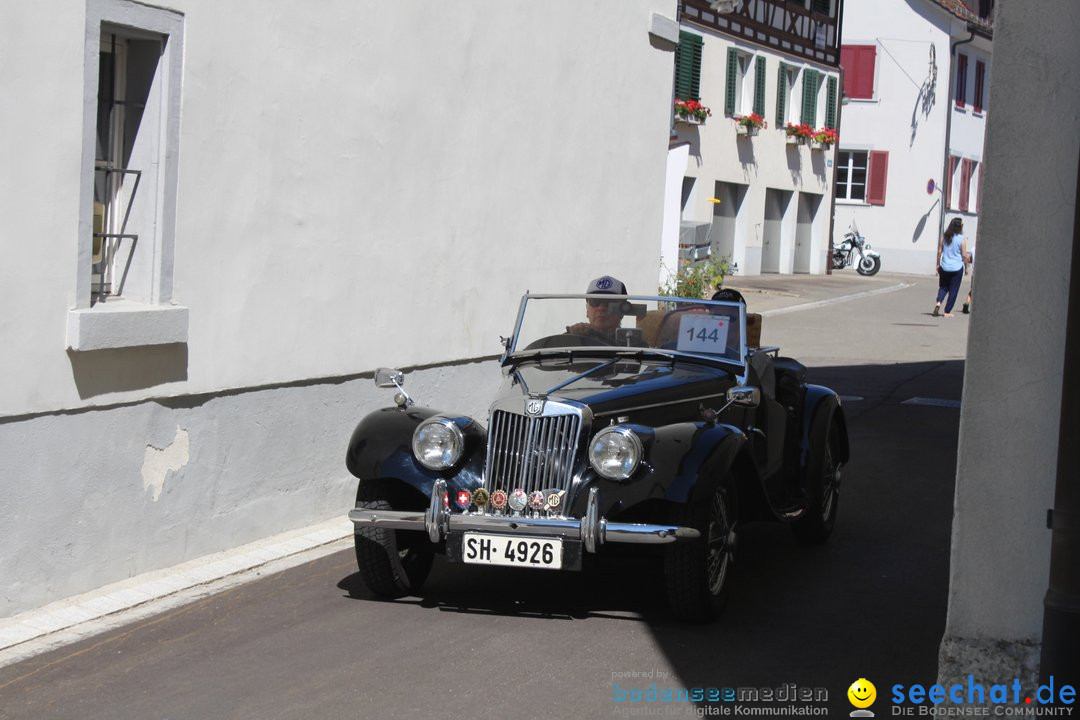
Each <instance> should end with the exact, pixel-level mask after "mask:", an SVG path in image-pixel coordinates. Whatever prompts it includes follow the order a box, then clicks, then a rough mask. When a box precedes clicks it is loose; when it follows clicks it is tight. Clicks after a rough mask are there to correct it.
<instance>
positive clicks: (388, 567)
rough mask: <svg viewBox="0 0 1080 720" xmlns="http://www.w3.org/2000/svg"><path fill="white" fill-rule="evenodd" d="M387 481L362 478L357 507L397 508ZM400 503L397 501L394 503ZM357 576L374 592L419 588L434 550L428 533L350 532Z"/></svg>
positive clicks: (388, 594)
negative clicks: (352, 534)
mask: <svg viewBox="0 0 1080 720" xmlns="http://www.w3.org/2000/svg"><path fill="white" fill-rule="evenodd" d="M392 496H393V493H392V492H391V488H390V487H389V484H388V483H387V482H386V481H383V480H361V481H360V488H359V490H357V492H356V507H357V508H358V509H362V510H400V509H404V508H402V507H395V503H394V502H392V501H391V499H390V498H391V497H392ZM397 504H398V505H400V503H397ZM353 537H354V540H355V544H356V565H357V567H358V568H359V570H360V579H361V580H363V582H364V584H365V585H366V586H367V587H368V589H369V590H371V592H373V593H374V594H375V595H377V596H379V597H383V598H400V597H404V596H406V595H415V594H416V593H418V592H419V591H420V589H421V588H422V587H423V585H424V581H425V580H427V576H428V573H430V572H431V564H432V562H433V561H434V559H435V550H434V547H433V546H432V545H431V543H430V541H429V540H428V539H427V537H426V536H425V535H424V534H423V533H420V532H415V531H410V530H392V529H390V528H380V527H365V528H361V529H360V530H359V531H357V532H356V534H355V535H354V536H353Z"/></svg>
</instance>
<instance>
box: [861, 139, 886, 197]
mask: <svg viewBox="0 0 1080 720" xmlns="http://www.w3.org/2000/svg"><path fill="white" fill-rule="evenodd" d="M869 155H870V158H869V165H870V167H869V168H868V169H867V171H866V185H867V188H866V202H868V203H870V204H871V205H884V204H885V186H886V185H887V184H888V180H889V153H888V152H887V151H885V150H871V151H870V153H869Z"/></svg>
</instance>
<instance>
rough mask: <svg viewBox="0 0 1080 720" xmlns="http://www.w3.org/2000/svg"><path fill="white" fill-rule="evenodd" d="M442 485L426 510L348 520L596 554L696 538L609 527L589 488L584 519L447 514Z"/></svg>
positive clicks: (662, 529)
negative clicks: (609, 547)
mask: <svg viewBox="0 0 1080 720" xmlns="http://www.w3.org/2000/svg"><path fill="white" fill-rule="evenodd" d="M445 495H446V481H445V480H436V481H435V485H434V486H433V487H432V488H431V500H430V502H429V503H428V508H427V510H359V509H356V510H352V511H350V512H349V519H350V520H352V522H353V524H354V525H355V528H356V529H357V530H359V529H360V528H365V527H383V528H392V529H394V530H425V531H427V534H428V538H430V539H431V542H433V543H437V542H441V541H443V540H445V539H446V536H447V535H448V534H449V533H451V532H465V531H470V530H471V531H477V532H496V533H505V534H509V535H525V536H542V537H559V538H564V539H567V540H580V541H581V542H582V543H583V544H584V545H585V550H586V551H588V552H591V553H595V552H596V551H597V550H598V549H599V547H600V546H601V545H603V544H604V543H608V542H611V543H638V544H646V545H656V544H661V543H670V542H675V541H676V540H689V539H692V538H698V537H701V533H700V532H698V531H697V530H695V529H694V528H688V527H680V526H678V525H644V524H638V523H611V522H608V521H607V520H605V519H604V518H602V517H600V510H599V506H600V496H599V491H598V490H597V489H596V488H591V489H590V490H589V501H588V504H587V505H586V509H585V516H584V517H582V518H581V519H580V520H575V519H573V518H541V517H514V516H509V515H486V514H480V513H451V512H450V509H449V508H447V507H446V506H445V505H444V504H443V497H444V496H445Z"/></svg>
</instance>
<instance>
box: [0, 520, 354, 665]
mask: <svg viewBox="0 0 1080 720" xmlns="http://www.w3.org/2000/svg"><path fill="white" fill-rule="evenodd" d="M352 534H353V525H352V523H351V522H349V520H348V519H346V518H335V519H333V520H328V521H326V522H323V523H319V524H318V525H312V526H310V527H306V528H301V529H299V530H292V531H289V532H285V533H281V534H279V535H274V536H272V537H269V538H264V539H263V540H258V541H256V542H253V543H249V544H247V545H241V546H240V547H238V548H234V549H232V550H225V551H222V552H218V553H214V554H212V555H207V556H205V557H202V558H198V559H196V560H191V561H188V562H185V563H181V564H180V565H175V566H172V567H169V568H164V569H162V570H155V571H153V572H149V573H144V574H142V575H136V576H135V577H132V578H128V579H127V580H121V581H120V582H116V583H112V584H110V585H106V586H104V587H101V588H98V589H96V590H92V591H90V592H87V593H83V594H81V595H75V596H73V597H70V598H66V599H64V600H58V601H56V602H53V603H50V604H48V605H45V606H43V607H40V608H37V609H34V610H28V611H26V612H23V613H19V614H18V615H13V616H12V617H10V618H5V619H3V620H0V667H3V666H5V665H10V664H12V663H16V662H19V661H20V660H25V659H27V658H29V657H32V656H34V655H39V654H41V653H43V652H47V651H48V650H52V649H55V648H57V647H61V646H63V645H68V644H70V643H73V642H76V641H78V640H82V639H85V638H87V637H90V636H93V635H97V634H99V633H102V632H105V631H106V630H110V629H112V628H115V627H118V626H120V625H123V624H126V623H129V622H131V621H132V620H136V619H139V618H142V617H147V616H150V615H155V614H157V613H160V612H163V611H164V610H168V609H170V608H173V607H176V606H178V605H183V604H186V603H189V602H192V601H193V600H197V599H199V598H201V597H205V596H207V595H212V594H214V593H218V592H221V591H222V590H225V589H227V588H230V587H233V586H235V585H239V584H242V583H244V582H248V581H250V580H253V579H255V578H257V577H259V576H262V575H265V574H269V573H271V572H278V571H280V570H286V569H288V568H290V567H294V566H296V565H300V564H303V563H306V562H310V561H311V560H314V559H316V558H318V557H322V556H324V555H329V554H330V553H333V552H337V551H338V550H342V549H345V548H346V547H348V546H349V544H350V541H351V537H352Z"/></svg>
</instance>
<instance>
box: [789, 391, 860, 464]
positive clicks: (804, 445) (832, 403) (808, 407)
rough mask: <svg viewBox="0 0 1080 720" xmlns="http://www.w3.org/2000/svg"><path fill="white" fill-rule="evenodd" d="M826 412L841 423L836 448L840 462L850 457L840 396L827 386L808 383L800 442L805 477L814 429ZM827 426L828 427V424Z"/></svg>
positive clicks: (800, 457) (800, 459)
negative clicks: (816, 422)
mask: <svg viewBox="0 0 1080 720" xmlns="http://www.w3.org/2000/svg"><path fill="white" fill-rule="evenodd" d="M823 413H824V414H825V415H826V416H831V417H832V420H833V422H835V423H838V424H839V433H838V435H839V439H838V442H837V447H836V448H834V450H835V451H836V453H837V454H838V455H839V457H837V458H835V459H836V460H837V461H839V462H847V461H848V460H849V459H850V454H851V452H850V446H849V445H848V434H847V420H846V418H845V417H844V410H843V408H842V407H841V406H840V397H839V396H838V395H837V394H836V393H835V392H833V391H832V390H830V389H829V388H827V387H822V386H821V385H807V386H806V395H805V397H804V399H803V416H802V439H801V441H800V442H801V444H800V456H799V464H800V466H801V469H802V471H803V474H804V477H805V471H806V465H807V463H808V462H809V460H810V446H811V444H812V443H813V441H814V439H815V438H813V437H812V435H813V433H812V429H813V427H814V422H815V421H816V420H817V418H818V417H819V416H820V415H822V414H823ZM825 427H828V426H827V425H826V426H825Z"/></svg>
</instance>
